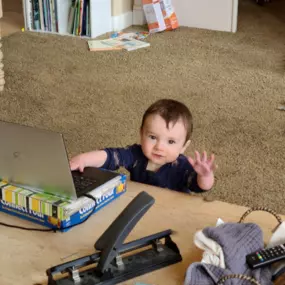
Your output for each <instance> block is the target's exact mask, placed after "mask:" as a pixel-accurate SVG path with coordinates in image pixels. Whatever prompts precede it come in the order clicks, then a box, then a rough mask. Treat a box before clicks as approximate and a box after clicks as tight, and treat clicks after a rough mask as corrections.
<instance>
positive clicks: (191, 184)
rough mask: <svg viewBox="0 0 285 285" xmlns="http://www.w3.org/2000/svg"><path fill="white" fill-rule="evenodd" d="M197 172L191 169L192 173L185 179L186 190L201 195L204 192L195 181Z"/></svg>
mask: <svg viewBox="0 0 285 285" xmlns="http://www.w3.org/2000/svg"><path fill="white" fill-rule="evenodd" d="M197 176H198V175H197V172H196V171H195V170H194V169H193V170H192V171H190V173H189V175H188V177H187V181H186V184H187V189H188V191H189V193H190V192H195V193H203V192H205V191H206V190H204V189H202V188H200V186H199V185H198V181H197Z"/></svg>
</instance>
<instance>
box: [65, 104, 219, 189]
mask: <svg viewBox="0 0 285 285" xmlns="http://www.w3.org/2000/svg"><path fill="white" fill-rule="evenodd" d="M192 129H193V123H192V115H191V112H190V111H189V109H188V108H187V107H186V106H185V105H184V104H183V103H181V102H178V101H175V100H171V99H161V100H158V101H156V102H155V103H153V104H152V105H151V106H150V107H149V108H148V109H147V110H146V112H145V113H144V115H143V118H142V124H141V128H140V145H139V144H134V145H131V146H128V147H126V148H105V149H103V150H95V151H91V152H87V153H82V154H79V155H77V156H75V157H73V158H72V159H71V160H70V168H71V170H79V171H81V172H82V171H83V170H84V168H85V167H88V166H89V167H101V168H104V169H109V170H117V169H118V168H119V167H124V168H125V169H127V170H128V171H129V172H130V179H131V180H132V181H136V182H140V183H145V184H150V185H154V186H159V187H163V188H168V189H172V190H176V191H180V192H186V193H190V192H192V191H193V192H203V191H206V190H210V189H211V188H212V186H213V184H214V170H215V168H216V165H215V163H214V159H215V158H214V155H213V154H212V155H211V156H210V157H209V158H208V157H207V153H206V152H203V153H202V155H200V153H199V152H197V151H195V159H193V158H191V157H186V156H185V155H183V153H184V152H185V150H186V148H187V147H188V146H189V144H190V137H191V134H192Z"/></svg>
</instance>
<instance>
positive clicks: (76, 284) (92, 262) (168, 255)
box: [46, 192, 182, 285]
mask: <svg viewBox="0 0 285 285" xmlns="http://www.w3.org/2000/svg"><path fill="white" fill-rule="evenodd" d="M154 202H155V200H154V198H153V197H152V196H150V195H149V194H147V193H146V192H141V193H140V194H138V195H137V196H136V197H135V198H134V199H133V200H132V201H131V202H130V203H129V205H128V206H127V207H126V208H125V209H124V210H123V211H122V213H121V214H120V215H119V216H118V217H117V218H116V219H115V220H114V222H113V223H112V224H111V225H110V226H109V227H108V229H107V230H106V231H105V232H104V233H103V234H102V236H101V237H100V238H99V239H98V240H97V242H96V243H95V250H96V252H95V253H94V254H91V255H88V256H85V257H82V258H79V259H75V260H73V261H70V262H66V263H63V264H60V265H57V266H54V267H51V268H49V269H48V270H47V271H46V273H47V276H48V285H99V284H100V285H101V284H104V285H111V284H117V283H120V282H123V281H125V280H128V279H131V278H134V277H136V276H139V275H142V274H145V273H148V272H151V271H154V270H157V269H160V268H163V267H165V266H168V265H171V264H175V263H177V262H180V261H181V260H182V257H181V255H180V252H179V249H178V247H177V245H176V244H175V243H174V242H173V241H172V239H171V234H172V233H173V232H172V230H170V229H169V230H165V231H162V232H159V233H156V234H153V235H150V236H146V237H143V238H140V239H137V240H134V241H131V242H128V243H124V241H125V239H126V238H127V236H128V235H129V233H130V232H131V230H132V229H133V228H134V227H135V225H136V224H137V223H138V221H139V220H140V219H141V218H142V217H143V215H144V214H145V213H146V212H147V211H148V210H149V208H150V207H151V206H152V205H153V204H154Z"/></svg>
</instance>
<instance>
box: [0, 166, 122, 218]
mask: <svg viewBox="0 0 285 285" xmlns="http://www.w3.org/2000/svg"><path fill="white" fill-rule="evenodd" d="M102 171H105V170H102ZM102 179H103V178H102ZM103 181H104V180H101V182H103ZM98 182H99V183H98V187H96V188H95V189H94V190H92V191H90V192H89V194H90V195H92V196H93V197H94V198H95V199H100V198H101V197H102V196H103V195H105V194H106V193H108V192H109V191H111V190H112V189H114V188H116V189H117V190H118V191H119V190H120V189H121V190H123V189H124V188H125V184H126V177H125V175H123V174H118V175H117V176H116V177H115V178H113V179H111V180H110V181H108V182H106V181H105V182H104V183H100V179H99V178H98ZM0 199H1V200H3V201H6V202H8V203H11V204H13V205H17V206H20V207H24V208H26V209H31V210H32V211H34V212H38V213H41V214H44V215H46V216H52V217H55V218H58V219H60V220H64V219H66V218H67V217H70V216H71V215H73V214H74V213H76V212H78V211H79V210H80V209H82V208H84V207H88V205H90V203H91V204H92V203H93V204H94V201H93V200H91V199H90V198H88V197H85V196H83V197H80V198H78V199H77V200H76V201H71V200H67V199H64V198H62V197H58V196H55V195H52V194H49V193H39V192H36V191H33V190H31V189H26V188H24V187H20V186H19V185H13V184H11V183H8V182H7V181H5V180H0Z"/></svg>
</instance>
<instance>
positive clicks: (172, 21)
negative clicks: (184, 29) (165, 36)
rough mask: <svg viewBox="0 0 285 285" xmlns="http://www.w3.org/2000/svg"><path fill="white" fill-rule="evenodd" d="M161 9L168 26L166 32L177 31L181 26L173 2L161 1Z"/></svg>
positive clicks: (169, 0) (170, 0) (168, 0)
mask: <svg viewBox="0 0 285 285" xmlns="http://www.w3.org/2000/svg"><path fill="white" fill-rule="evenodd" d="M160 7H161V10H162V15H163V18H164V22H165V25H166V30H167V31H171V30H175V29H177V28H178V27H179V24H178V19H177V16H176V13H175V12H174V8H173V6H172V0H160Z"/></svg>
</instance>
